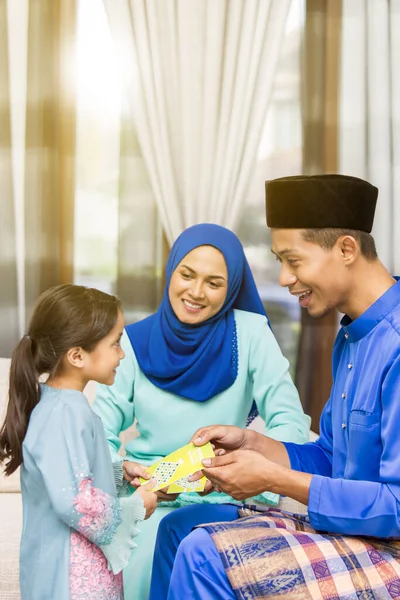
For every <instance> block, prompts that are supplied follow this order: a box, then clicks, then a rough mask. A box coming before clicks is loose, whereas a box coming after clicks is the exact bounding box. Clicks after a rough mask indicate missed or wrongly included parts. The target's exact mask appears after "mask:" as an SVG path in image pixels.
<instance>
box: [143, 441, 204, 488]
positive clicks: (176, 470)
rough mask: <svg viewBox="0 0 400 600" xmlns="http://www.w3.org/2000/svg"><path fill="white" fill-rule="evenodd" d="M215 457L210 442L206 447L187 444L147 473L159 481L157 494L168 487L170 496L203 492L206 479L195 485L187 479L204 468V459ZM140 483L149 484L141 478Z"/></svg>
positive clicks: (153, 466)
mask: <svg viewBox="0 0 400 600" xmlns="http://www.w3.org/2000/svg"><path fill="white" fill-rule="evenodd" d="M213 456H214V450H213V449H212V446H211V444H210V442H207V444H204V446H195V445H194V444H192V443H190V444H186V446H182V448H179V449H178V450H175V452H172V453H171V454H168V456H166V457H165V458H162V459H160V460H159V461H157V462H156V463H154V465H151V466H150V467H146V471H148V473H150V474H151V475H153V477H155V478H156V479H157V485H156V486H155V487H154V489H153V491H155V492H156V491H157V490H161V489H162V488H166V487H168V486H169V488H168V493H169V494H174V493H177V492H183V491H190V492H197V491H199V492H201V491H203V490H204V486H205V482H206V478H205V477H202V478H201V479H200V480H199V481H195V482H193V483H192V482H189V481H187V477H189V475H192V474H193V473H195V472H196V471H200V470H201V469H202V468H203V465H202V462H201V461H202V460H203V458H212V457H213ZM140 483H141V484H142V485H143V484H145V483H147V480H146V479H142V478H140ZM172 484H175V485H174V487H173V489H170V488H171V485H172Z"/></svg>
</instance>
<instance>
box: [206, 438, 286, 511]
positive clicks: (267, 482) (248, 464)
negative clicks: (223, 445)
mask: <svg viewBox="0 0 400 600" xmlns="http://www.w3.org/2000/svg"><path fill="white" fill-rule="evenodd" d="M203 464H205V465H208V464H210V466H207V467H205V468H204V469H203V472H204V475H205V476H206V477H207V478H208V479H209V480H210V481H211V482H212V483H213V484H214V486H215V487H216V488H217V490H219V491H222V492H225V494H228V495H229V496H232V498H235V500H245V499H246V498H250V497H251V496H258V494H261V493H262V492H265V491H269V490H270V489H271V486H272V485H273V478H274V473H275V471H276V470H277V469H278V468H279V467H278V465H277V464H276V463H273V462H272V461H270V460H268V459H267V458H265V457H264V456H262V455H261V454H259V453H258V452H253V451H252V450H234V451H232V452H230V453H229V454H227V455H225V456H216V457H215V458H206V459H204V460H203Z"/></svg>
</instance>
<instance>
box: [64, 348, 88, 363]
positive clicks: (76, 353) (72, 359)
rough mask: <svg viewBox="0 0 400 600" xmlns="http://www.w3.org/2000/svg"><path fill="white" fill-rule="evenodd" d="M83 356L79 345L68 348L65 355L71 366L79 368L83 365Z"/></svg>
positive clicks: (83, 353)
mask: <svg viewBox="0 0 400 600" xmlns="http://www.w3.org/2000/svg"><path fill="white" fill-rule="evenodd" d="M84 356H85V352H84V351H83V350H82V348H81V347H80V346H77V347H75V348H70V349H69V350H68V352H67V354H66V355H65V358H66V359H67V361H68V362H69V363H70V364H71V365H72V366H73V367H77V368H78V369H81V368H82V367H83V366H84V362H85V361H84Z"/></svg>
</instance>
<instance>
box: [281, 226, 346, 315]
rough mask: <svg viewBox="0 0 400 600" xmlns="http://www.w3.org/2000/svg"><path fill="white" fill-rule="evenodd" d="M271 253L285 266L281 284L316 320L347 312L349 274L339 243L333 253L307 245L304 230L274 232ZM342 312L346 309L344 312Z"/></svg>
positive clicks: (309, 243) (282, 271)
mask: <svg viewBox="0 0 400 600" xmlns="http://www.w3.org/2000/svg"><path fill="white" fill-rule="evenodd" d="M271 235H272V252H273V253H274V254H275V256H276V258H277V260H279V261H280V262H281V264H282V267H281V272H280V276H279V283H280V285H281V286H283V287H287V288H288V289H289V292H290V293H291V294H293V295H295V296H297V297H298V298H299V303H300V306H302V307H303V308H306V309H307V310H308V313H309V314H310V315H311V316H312V317H314V318H318V317H322V316H324V315H326V314H327V313H329V312H330V311H331V310H332V309H334V308H337V309H338V310H339V311H340V312H345V309H344V308H343V307H344V306H345V304H346V297H347V290H348V285H349V272H348V270H347V269H346V267H345V263H344V260H343V253H342V250H341V246H340V243H338V242H337V243H336V244H335V246H334V247H333V248H332V249H331V250H326V249H324V248H321V247H320V246H318V245H317V244H314V243H311V242H306V241H305V240H304V239H303V237H302V230H301V229H272V230H271ZM342 309H343V310H342Z"/></svg>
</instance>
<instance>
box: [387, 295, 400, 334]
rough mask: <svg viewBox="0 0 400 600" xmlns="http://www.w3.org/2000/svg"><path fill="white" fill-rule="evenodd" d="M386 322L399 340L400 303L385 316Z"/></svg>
mask: <svg viewBox="0 0 400 600" xmlns="http://www.w3.org/2000/svg"><path fill="white" fill-rule="evenodd" d="M386 321H387V322H388V323H389V325H390V326H391V328H392V329H393V330H394V331H395V332H396V333H397V335H398V336H399V338H400V303H399V304H398V305H397V306H396V307H395V308H394V309H393V310H392V311H391V312H390V313H389V314H388V315H386Z"/></svg>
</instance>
